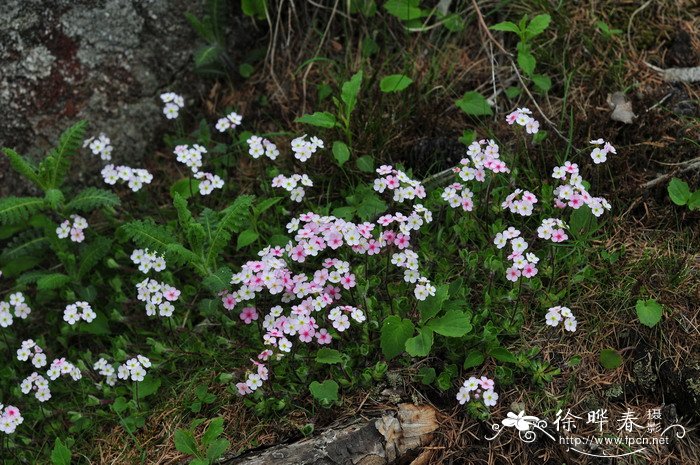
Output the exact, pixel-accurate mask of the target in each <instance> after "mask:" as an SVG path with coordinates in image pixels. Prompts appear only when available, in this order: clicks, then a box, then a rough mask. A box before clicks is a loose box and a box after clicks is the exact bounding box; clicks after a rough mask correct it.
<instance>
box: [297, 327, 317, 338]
mask: <svg viewBox="0 0 700 465" xmlns="http://www.w3.org/2000/svg"><path fill="white" fill-rule="evenodd" d="M314 334H316V330H315V329H314V328H312V327H310V326H304V327H303V328H301V330H299V340H300V341H301V342H311V341H312V340H313V338H314Z"/></svg>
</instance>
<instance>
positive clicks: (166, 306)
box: [136, 278, 180, 318]
mask: <svg viewBox="0 0 700 465" xmlns="http://www.w3.org/2000/svg"><path fill="white" fill-rule="evenodd" d="M136 289H138V296H137V298H138V299H139V300H140V301H141V302H146V315H147V316H155V315H156V310H157V312H158V315H159V316H162V317H166V318H167V317H171V316H173V312H174V311H175V307H174V306H173V304H172V303H171V302H176V301H177V299H179V298H180V291H179V290H178V289H177V288H175V287H173V286H170V285H169V284H165V283H161V282H158V281H156V280H155V279H148V278H146V279H144V280H143V281H141V282H140V283H138V284H137V285H136Z"/></svg>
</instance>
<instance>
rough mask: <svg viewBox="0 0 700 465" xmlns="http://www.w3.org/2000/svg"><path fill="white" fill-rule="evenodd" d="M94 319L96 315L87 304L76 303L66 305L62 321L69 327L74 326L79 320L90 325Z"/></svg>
mask: <svg viewBox="0 0 700 465" xmlns="http://www.w3.org/2000/svg"><path fill="white" fill-rule="evenodd" d="M95 318H97V313H95V312H94V311H93V309H92V307H91V306H90V304H89V303H87V302H76V303H74V304H70V305H66V309H65V310H64V311H63V321H65V322H66V323H68V324H69V325H74V324H76V323H77V322H79V321H80V320H83V321H85V322H86V323H92V321H93V320H94V319H95Z"/></svg>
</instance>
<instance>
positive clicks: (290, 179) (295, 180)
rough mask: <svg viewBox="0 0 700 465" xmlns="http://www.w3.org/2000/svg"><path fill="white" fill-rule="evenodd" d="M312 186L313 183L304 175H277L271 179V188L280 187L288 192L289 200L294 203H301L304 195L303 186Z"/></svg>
mask: <svg viewBox="0 0 700 465" xmlns="http://www.w3.org/2000/svg"><path fill="white" fill-rule="evenodd" d="M313 185H314V182H313V181H312V180H311V178H310V177H309V176H308V175H306V174H293V175H291V176H285V175H283V174H278V175H277V176H275V177H274V178H272V187H281V188H282V189H284V190H286V191H287V192H289V198H290V199H292V200H293V201H294V202H301V201H302V199H303V198H304V196H305V195H306V190H305V189H304V186H306V187H313Z"/></svg>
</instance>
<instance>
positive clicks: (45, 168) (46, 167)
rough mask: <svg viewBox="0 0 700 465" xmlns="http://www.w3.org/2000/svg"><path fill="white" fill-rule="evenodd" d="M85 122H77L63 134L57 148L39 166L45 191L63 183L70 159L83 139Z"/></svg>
mask: <svg viewBox="0 0 700 465" xmlns="http://www.w3.org/2000/svg"><path fill="white" fill-rule="evenodd" d="M86 128H87V122H86V121H79V122H77V123H76V124H74V125H73V126H71V127H70V128H69V129H68V130H66V131H65V132H64V133H63V134H61V138H60V139H59V141H58V146H57V147H56V148H55V149H53V150H52V151H51V152H50V153H49V155H48V156H47V157H46V158H45V159H44V161H42V162H41V164H40V165H39V178H40V179H41V182H42V184H43V185H44V186H45V188H47V189H53V188H57V187H59V186H60V185H61V183H62V182H63V179H64V178H65V176H66V174H67V173H68V168H70V159H71V157H73V156H74V155H75V154H76V152H77V151H78V148H80V145H81V144H82V141H83V139H84V137H85V129H86Z"/></svg>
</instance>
